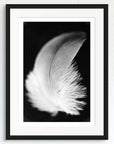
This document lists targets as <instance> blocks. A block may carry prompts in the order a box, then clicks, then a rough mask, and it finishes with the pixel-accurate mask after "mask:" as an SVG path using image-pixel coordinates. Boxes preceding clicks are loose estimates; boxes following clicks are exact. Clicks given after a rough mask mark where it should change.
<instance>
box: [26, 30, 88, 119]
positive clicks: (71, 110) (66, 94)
mask: <svg viewBox="0 0 114 144" xmlns="http://www.w3.org/2000/svg"><path fill="white" fill-rule="evenodd" d="M85 40H86V35H85V33H83V32H77V33H66V34H62V35H60V36H57V37H56V38H54V39H52V40H50V41H49V42H48V43H47V44H46V45H44V47H43V48H42V49H41V51H40V52H39V54H38V55H37V58H36V60H35V64H34V68H33V71H32V72H30V73H29V74H28V76H27V79H26V83H25V85H26V88H27V91H28V94H27V95H28V97H29V100H30V102H31V103H32V105H33V106H34V107H36V108H37V109H38V110H41V111H47V112H49V113H51V114H52V115H53V116H55V115H56V114H57V113H58V112H59V111H62V112H65V113H67V114H71V115H79V114H80V113H79V110H83V105H85V102H84V101H80V100H79V99H81V98H84V97H85V96H86V88H85V87H84V86H82V85H81V84H80V81H81V79H82V78H81V75H80V73H79V71H78V67H77V68H76V69H74V67H73V64H72V61H73V59H74V57H75V56H76V55H77V53H78V51H79V49H80V48H81V46H82V44H83V42H84V41H85Z"/></svg>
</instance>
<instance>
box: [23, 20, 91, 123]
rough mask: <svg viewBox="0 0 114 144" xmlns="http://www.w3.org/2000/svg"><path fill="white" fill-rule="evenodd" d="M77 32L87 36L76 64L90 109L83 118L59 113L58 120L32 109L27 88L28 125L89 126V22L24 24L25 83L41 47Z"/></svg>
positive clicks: (26, 120) (82, 114)
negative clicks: (52, 123) (70, 123)
mask: <svg viewBox="0 0 114 144" xmlns="http://www.w3.org/2000/svg"><path fill="white" fill-rule="evenodd" d="M74 31H83V32H86V34H87V40H86V41H85V42H84V44H83V46H82V47H81V49H80V51H79V52H78V54H77V55H76V57H75V59H74V62H75V61H76V63H77V65H78V68H79V71H80V73H81V76H82V77H83V80H82V82H81V83H82V84H83V85H84V86H86V87H87V97H86V98H85V99H83V100H84V101H85V102H86V103H87V105H86V106H84V110H83V111H80V115H78V116H71V115H69V114H66V113H64V112H59V113H58V114H57V115H56V116H55V117H52V116H51V115H50V114H49V113H47V112H43V111H39V110H38V109H36V108H33V107H32V105H31V103H29V102H28V97H27V94H26V93H27V91H26V88H25V87H24V116H23V117H24V119H23V120H24V121H25V122H54V121H55V122H89V121H90V23H89V22H24V83H25V79H26V76H27V74H28V73H29V72H30V71H31V70H32V69H33V66H34V61H35V58H36V56H37V54H38V52H39V50H40V49H41V48H42V46H43V45H44V44H45V43H46V42H48V41H49V40H50V39H52V38H54V37H55V36H57V35H59V34H62V33H66V32H74Z"/></svg>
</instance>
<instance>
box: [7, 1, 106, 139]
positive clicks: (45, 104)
mask: <svg viewBox="0 0 114 144" xmlns="http://www.w3.org/2000/svg"><path fill="white" fill-rule="evenodd" d="M6 139H42V140H47V139H58V140H59V139H67V140H75V139H80V140H81V139H93V140H94V139H108V5H106V4H102V5H6Z"/></svg>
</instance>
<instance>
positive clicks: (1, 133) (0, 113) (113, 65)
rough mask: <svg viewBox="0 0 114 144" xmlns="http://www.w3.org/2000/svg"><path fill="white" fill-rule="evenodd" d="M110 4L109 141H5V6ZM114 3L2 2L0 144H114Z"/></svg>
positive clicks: (79, 0)
mask: <svg viewBox="0 0 114 144" xmlns="http://www.w3.org/2000/svg"><path fill="white" fill-rule="evenodd" d="M43 3H44V4H46V3H47V4H56V3H58V4H62V3H63V4H65V3H67V4H68V3H69V4H87V3H88V4H94V3H96V4H100V3H101V4H105V3H108V4H109V140H108V141H105V140H104V141H103V140H101V141H98V140H97V141H95V140H89V141H87V140H86V141H85V140H83V141H81V140H80V141H79V140H77V141H73V140H72V141H57V140H56V141H47V140H46V141H38V140H34V141H31V140H25V141H22V140H20V141H19V140H17V141H15V140H10V141H6V140H5V92H6V89H5V45H6V43H5V33H6V30H5V4H43ZM113 26H114V1H113V0H55V1H54V0H0V144H15V143H18V144H35V143H39V144H45V143H46V144H47V143H50V144H51V143H55V144H56V143H59V144H69V143H70V144H75V143H78V144H98V143H99V144H106V143H107V144H113V142H114V112H113V109H114V104H113V102H114V28H113Z"/></svg>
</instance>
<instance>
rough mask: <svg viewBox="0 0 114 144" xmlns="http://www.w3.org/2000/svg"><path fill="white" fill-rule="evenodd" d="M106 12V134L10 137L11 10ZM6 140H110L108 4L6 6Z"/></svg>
mask: <svg viewBox="0 0 114 144" xmlns="http://www.w3.org/2000/svg"><path fill="white" fill-rule="evenodd" d="M14 8H15V9H23V8H24V9H28V8H31V9H40V8H44V9H48V8H50V9H61V8H62V9H69V8H70V9H79V8H82V9H103V10H104V134H103V135H92V136H91V135H84V136H83V135H78V136H74V135H69V136H68V135H67V136H66V135H62V136H61V135H54V136H47V135H42V136H36V135H24V136H23V135H10V114H11V112H10V79H11V77H10V10H11V9H14ZM6 139H7V140H107V139H108V4H87V5H86V4H77V5H76V4H56V5H55V4H45V5H44V4H39V5H37V4H36V5H34V4H7V5H6Z"/></svg>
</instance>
